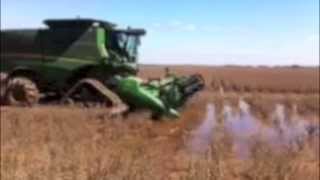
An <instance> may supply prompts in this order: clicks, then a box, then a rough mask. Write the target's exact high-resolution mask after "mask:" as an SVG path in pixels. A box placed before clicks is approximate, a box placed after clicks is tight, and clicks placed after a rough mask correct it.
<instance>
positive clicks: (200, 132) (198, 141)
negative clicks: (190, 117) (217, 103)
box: [189, 104, 216, 153]
mask: <svg viewBox="0 0 320 180" xmlns="http://www.w3.org/2000/svg"><path fill="white" fill-rule="evenodd" d="M215 125H216V117H215V107H214V105H213V104H208V105H207V114H206V118H205V119H204V120H203V122H202V123H201V124H200V126H199V127H198V128H197V129H196V130H195V131H194V133H193V137H192V139H191V142H190V144H189V146H190V148H191V150H192V152H196V153H203V152H205V151H206V150H207V149H208V148H209V146H210V144H211V143H212V141H213V133H214V132H213V131H214V127H215Z"/></svg>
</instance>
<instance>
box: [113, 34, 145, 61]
mask: <svg viewBox="0 0 320 180" xmlns="http://www.w3.org/2000/svg"><path fill="white" fill-rule="evenodd" d="M139 45H140V38H139V35H135V34H129V33H125V32H121V31H119V32H113V33H112V35H111V48H112V49H113V50H114V51H116V52H117V53H119V54H121V55H122V56H126V57H127V58H128V59H129V60H135V59H136V57H137V55H138V46H139Z"/></svg>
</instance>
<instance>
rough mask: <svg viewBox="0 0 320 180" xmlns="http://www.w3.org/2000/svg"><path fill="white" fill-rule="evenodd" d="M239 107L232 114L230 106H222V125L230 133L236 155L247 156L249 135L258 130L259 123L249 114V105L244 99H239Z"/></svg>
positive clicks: (249, 144) (248, 152) (249, 142)
mask: <svg viewBox="0 0 320 180" xmlns="http://www.w3.org/2000/svg"><path fill="white" fill-rule="evenodd" d="M239 109H240V112H239V113H238V114H232V108H231V107H230V106H229V105H226V106H224V118H225V121H224V126H225V129H226V130H227V132H228V133H230V134H231V135H232V138H233V143H234V151H235V152H236V154H237V156H239V157H240V158H247V157H248V156H249V155H250V147H251V143H252V141H251V137H252V136H254V135H255V134H257V133H258V132H259V129H260V124H259V123H258V121H257V120H256V119H255V118H254V117H253V116H252V115H251V113H250V106H249V104H247V103H246V102H245V101H244V100H240V101H239Z"/></svg>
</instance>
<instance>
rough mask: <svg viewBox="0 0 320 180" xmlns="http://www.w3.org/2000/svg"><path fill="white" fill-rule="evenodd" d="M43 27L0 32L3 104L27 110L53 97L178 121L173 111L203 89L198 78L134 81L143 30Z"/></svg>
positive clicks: (80, 24)
mask: <svg viewBox="0 0 320 180" xmlns="http://www.w3.org/2000/svg"><path fill="white" fill-rule="evenodd" d="M44 23H45V24H46V26H47V27H46V28H43V29H21V30H5V31H1V66H0V68H1V99H2V102H3V103H6V104H9V105H18V106H31V105H34V104H36V103H38V101H39V99H40V98H42V97H44V98H45V97H55V98H57V99H60V100H61V101H63V102H71V103H74V102H81V103H85V104H88V105H91V104H99V105H101V104H105V105H109V106H112V108H113V110H116V111H117V112H118V113H121V112H124V111H126V110H127V109H128V108H127V107H129V108H131V109H134V108H147V109H150V110H151V111H152V112H153V114H154V115H156V116H163V115H166V116H173V117H177V116H178V115H179V114H178V112H177V109H178V108H179V107H181V106H182V105H183V104H184V102H185V101H186V100H187V99H188V97H190V96H192V95H193V94H194V93H195V92H197V91H198V90H200V89H202V88H203V86H204V82H203V80H202V77H201V76H199V75H191V76H182V77H177V76H175V75H172V74H168V75H167V76H166V77H164V78H163V79H159V80H142V79H140V78H138V77H137V76H136V75H137V72H138V66H137V60H138V46H139V44H140V37H141V36H143V35H145V33H146V32H145V30H143V29H132V28H128V29H118V28H116V25H114V24H113V23H110V22H106V21H99V20H93V19H61V20H46V21H44Z"/></svg>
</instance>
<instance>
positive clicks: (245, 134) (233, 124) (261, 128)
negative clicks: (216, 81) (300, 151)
mask: <svg viewBox="0 0 320 180" xmlns="http://www.w3.org/2000/svg"><path fill="white" fill-rule="evenodd" d="M238 106H239V107H238V108H237V109H239V110H235V109H234V108H232V107H231V106H230V105H228V104H225V105H224V108H223V122H222V123H220V124H218V122H217V121H216V119H217V116H216V112H215V108H214V104H208V105H207V114H206V117H205V118H204V120H203V121H202V123H201V124H200V125H199V127H197V128H196V129H195V131H194V133H193V136H192V138H191V140H190V143H189V147H190V148H191V150H192V151H193V152H204V151H206V149H207V148H208V147H209V146H210V144H211V143H214V142H213V140H212V139H213V137H214V136H215V134H214V133H215V127H217V126H218V125H219V126H222V127H223V129H224V133H228V134H230V135H231V138H232V142H233V147H232V150H233V151H234V152H235V154H236V155H237V157H239V158H248V157H250V153H251V149H252V147H253V145H254V141H253V140H255V139H257V138H259V139H260V140H262V141H263V142H265V143H267V144H268V145H270V146H271V147H272V148H275V149H281V148H288V147H290V148H295V149H296V148H301V147H302V146H303V144H304V143H305V142H306V140H308V139H310V138H314V139H319V135H320V128H319V125H316V124H312V123H311V121H307V120H305V119H303V118H301V117H299V116H298V115H297V113H293V115H292V116H291V117H287V116H286V112H285V106H284V105H282V104H277V105H276V106H275V108H274V112H273V113H272V114H271V115H270V120H271V122H272V123H271V125H270V126H267V125H265V124H263V123H261V122H262V121H261V120H259V119H257V118H256V117H254V116H253V114H252V113H251V111H250V106H249V104H248V103H246V102H245V101H244V100H242V99H240V101H239V103H238ZM316 152H317V151H316Z"/></svg>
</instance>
